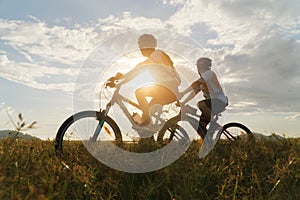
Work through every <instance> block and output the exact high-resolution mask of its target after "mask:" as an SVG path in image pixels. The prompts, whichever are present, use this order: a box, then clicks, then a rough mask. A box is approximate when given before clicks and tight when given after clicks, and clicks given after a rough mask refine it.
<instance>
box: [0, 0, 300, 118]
mask: <svg viewBox="0 0 300 200" xmlns="http://www.w3.org/2000/svg"><path fill="white" fill-rule="evenodd" d="M162 3H163V5H164V6H172V7H177V12H176V13H175V14H173V15H172V16H170V17H169V19H167V20H165V21H163V20H161V19H159V16H158V18H146V17H143V16H134V14H131V13H130V12H124V13H123V16H121V17H116V16H113V15H110V16H108V17H106V18H102V19H98V20H97V21H94V22H88V23H86V24H85V25H78V24H77V25H74V26H73V27H69V28H67V27H64V26H62V25H60V26H58V25H53V26H50V25H48V24H47V23H46V22H44V21H41V20H39V19H37V18H36V17H33V16H31V17H30V18H31V20H29V21H21V20H5V19H0V27H1V28H0V29H1V30H0V39H1V40H2V41H4V42H5V43H6V45H8V46H10V47H12V48H13V49H15V50H16V51H17V52H18V53H20V54H21V55H23V57H24V58H25V60H21V61H20V60H10V59H9V58H10V57H11V56H10V55H9V54H7V55H6V54H4V53H3V51H1V53H0V54H2V55H1V56H0V63H1V69H0V70H2V71H1V76H2V77H4V76H5V77H6V78H7V79H9V80H13V81H16V82H22V83H24V84H27V85H31V86H34V87H38V88H46V89H55V88H56V89H62V90H66V89H65V88H71V83H70V82H60V83H54V82H55V81H54V80H55V79H54V77H55V76H58V75H59V74H63V75H65V76H66V77H68V78H71V76H70V74H73V75H74V74H76V72H75V71H74V70H72V69H73V68H78V67H79V66H80V64H81V63H82V62H83V61H84V60H85V59H86V57H87V56H88V55H90V53H91V52H92V51H93V50H94V49H95V48H96V47H97V45H98V44H99V43H101V42H103V41H105V40H107V39H109V38H110V37H111V36H112V35H117V34H119V33H123V32H124V31H127V30H133V29H135V30H138V29H143V28H145V27H148V28H150V29H151V28H154V29H164V30H166V29H169V30H170V32H172V31H173V30H176V31H177V33H179V34H181V35H182V36H187V37H189V36H190V37H191V38H195V40H196V42H197V41H198V38H200V39H203V40H204V43H203V50H202V51H194V50H191V49H189V47H191V46H189V45H186V46H185V48H184V49H182V50H181V52H182V54H184V53H185V54H186V55H188V56H189V57H188V58H190V60H191V61H193V60H196V59H197V57H198V56H199V55H206V56H209V57H212V58H213V60H214V66H215V67H216V69H218V70H219V71H220V74H222V79H224V85H225V87H226V88H228V89H227V91H228V95H229V96H230V97H231V99H230V102H231V103H232V104H233V105H232V106H233V107H235V108H240V109H239V110H240V111H241V112H242V111H243V110H245V109H246V107H248V108H251V109H249V110H247V112H251V110H252V111H253V112H261V111H262V110H264V111H272V109H274V110H276V111H280V110H285V109H287V110H292V109H295V108H297V109H300V105H299V103H297V102H298V101H296V99H297V98H298V99H299V95H297V94H298V93H297V91H298V90H299V73H300V70H299V65H298V57H299V56H298V55H299V53H300V52H299V51H300V45H299V44H300V42H299V38H300V36H299V33H300V31H299V26H300V17H299V13H300V6H299V4H298V3H297V1H295V0H287V1H285V2H282V1H280V0H266V1H260V0H245V1H238V0H226V1H212V2H207V1H204V0H189V1H182V0H163V1H162ZM196 34H197V35H196ZM168 39H170V38H168ZM128 40H130V41H131V39H128ZM165 42H166V43H167V41H165ZM169 45H170V46H166V48H169V49H170V48H173V47H172V45H176V44H169ZM6 53H7V52H6ZM106 53H107V54H113V53H112V52H106ZM192 56H193V58H192ZM3 66H5V67H3ZM27 69H28V70H30V72H31V73H32V72H33V73H32V75H28V74H27V73H25V75H24V72H29V71H28V70H27ZM17 70H20V72H16V71H17ZM21 72H23V74H22V73H21ZM29 74H30V73H29ZM45 77H48V78H49V77H50V78H51V77H53V81H52V83H48V84H46V83H45V81H43V78H45ZM73 78H74V77H73ZM73 80H74V79H73ZM66 85H68V86H66ZM67 90H68V91H69V89H67ZM243 102H252V103H253V104H251V105H249V104H243ZM240 105H243V106H240ZM290 105H293V106H292V107H291V106H290ZM242 108H243V109H242Z"/></svg>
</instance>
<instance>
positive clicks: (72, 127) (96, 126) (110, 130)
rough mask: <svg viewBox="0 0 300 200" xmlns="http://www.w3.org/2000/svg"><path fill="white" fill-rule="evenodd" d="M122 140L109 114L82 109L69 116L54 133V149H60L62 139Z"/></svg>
mask: <svg viewBox="0 0 300 200" xmlns="http://www.w3.org/2000/svg"><path fill="white" fill-rule="evenodd" d="M76 140H77V141H79V140H81V141H84V140H85V141H87V140H90V141H117V142H121V141H122V135H121V131H120V129H119V127H118V125H117V124H116V122H115V121H114V120H113V119H112V118H110V117H109V116H104V115H103V114H102V113H100V112H97V111H82V112H79V113H76V114H74V115H72V116H70V117H69V118H68V119H66V120H65V121H64V123H63V124H62V125H61V126H60V128H59V129H58V131H57V134H56V144H55V149H56V150H62V145H63V141H76Z"/></svg>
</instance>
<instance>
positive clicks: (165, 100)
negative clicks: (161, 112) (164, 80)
mask: <svg viewBox="0 0 300 200" xmlns="http://www.w3.org/2000/svg"><path fill="white" fill-rule="evenodd" d="M176 100H177V97H176V95H175V94H174V93H173V92H172V91H171V90H170V89H168V88H166V87H164V86H162V85H156V86H155V92H154V93H153V94H152V99H151V101H150V103H149V108H150V107H151V106H153V105H155V104H160V105H167V104H170V103H172V102H175V101H176Z"/></svg>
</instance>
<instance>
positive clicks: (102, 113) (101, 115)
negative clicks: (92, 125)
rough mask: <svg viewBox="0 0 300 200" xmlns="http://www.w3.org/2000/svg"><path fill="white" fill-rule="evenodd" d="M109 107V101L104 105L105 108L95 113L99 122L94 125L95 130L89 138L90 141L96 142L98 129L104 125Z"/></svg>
mask: <svg viewBox="0 0 300 200" xmlns="http://www.w3.org/2000/svg"><path fill="white" fill-rule="evenodd" d="M110 107H111V103H110V102H109V103H108V104H107V106H106V109H105V110H100V112H99V114H97V120H99V123H98V125H97V127H96V130H95V132H94V134H93V137H92V138H91V141H92V142H96V140H97V138H98V137H99V134H100V131H101V129H102V128H103V125H104V122H105V117H106V116H107V114H108V111H109V109H110ZM104 128H105V127H104Z"/></svg>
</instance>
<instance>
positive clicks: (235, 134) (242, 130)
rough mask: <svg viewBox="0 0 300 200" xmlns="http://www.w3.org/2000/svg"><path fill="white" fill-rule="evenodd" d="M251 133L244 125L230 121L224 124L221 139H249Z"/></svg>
mask: <svg viewBox="0 0 300 200" xmlns="http://www.w3.org/2000/svg"><path fill="white" fill-rule="evenodd" d="M252 135H253V134H252V132H251V131H250V129H249V128H247V127H246V126H245V125H243V124H240V123H236V122H231V123H228V124H225V125H224V126H223V129H222V134H221V139H228V140H231V141H235V140H238V139H249V137H251V136H252Z"/></svg>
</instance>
